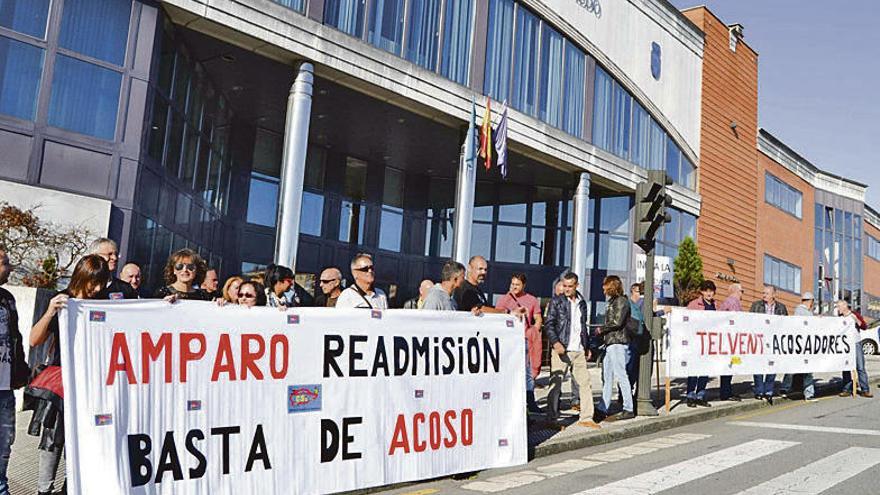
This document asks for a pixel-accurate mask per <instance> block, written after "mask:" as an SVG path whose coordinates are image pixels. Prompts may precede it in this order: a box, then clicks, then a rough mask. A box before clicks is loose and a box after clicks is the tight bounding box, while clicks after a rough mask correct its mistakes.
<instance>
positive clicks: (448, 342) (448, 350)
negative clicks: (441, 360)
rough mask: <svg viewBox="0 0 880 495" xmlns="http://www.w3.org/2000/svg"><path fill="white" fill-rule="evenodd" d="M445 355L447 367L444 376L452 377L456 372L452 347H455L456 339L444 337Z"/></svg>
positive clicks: (445, 366)
mask: <svg viewBox="0 0 880 495" xmlns="http://www.w3.org/2000/svg"><path fill="white" fill-rule="evenodd" d="M442 345H443V354H446V363H447V364H446V365H444V366H443V374H444V375H451V374H452V372H453V371H455V354H453V353H452V347H453V346H454V345H455V339H454V338H452V337H443V344H442Z"/></svg>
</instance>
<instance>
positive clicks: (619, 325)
mask: <svg viewBox="0 0 880 495" xmlns="http://www.w3.org/2000/svg"><path fill="white" fill-rule="evenodd" d="M602 292H604V293H605V297H607V298H608V304H607V305H606V307H605V324H604V325H603V326H602V331H601V335H602V339H603V342H604V344H605V359H604V360H603V361H602V404H601V406H600V411H599V418H600V420H601V419H604V418H605V417H607V416H608V415H609V406H610V405H611V397H612V396H613V395H614V382H615V381H617V385H618V387H619V388H620V394H621V395H622V397H623V412H621V413H620V414H619V415H618V416H617V419H620V420H623V419H632V418H634V417H635V413H634V408H633V396H632V385H631V384H630V383H629V377H628V376H627V374H626V362H627V359H628V356H629V342H630V335H629V330H628V322H629V320H630V318H631V315H630V309H629V299H627V297H626V295H625V294H624V292H623V284H622V283H621V281H620V277H617V276H616V275H611V276H608V277H605V280H604V281H603V282H602Z"/></svg>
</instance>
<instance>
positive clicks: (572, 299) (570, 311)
mask: <svg viewBox="0 0 880 495" xmlns="http://www.w3.org/2000/svg"><path fill="white" fill-rule="evenodd" d="M549 306H550V309H549V310H548V311H547V320H546V322H545V325H544V328H545V329H546V331H547V339H548V340H549V342H550V347H551V348H552V353H551V357H550V394H549V396H548V397H547V404H548V409H549V416H550V417H551V418H552V419H558V418H559V399H560V396H561V395H562V378H563V377H564V376H565V373H566V371H567V370H568V369H569V368H571V370H572V375H574V376H575V377H577V381H578V384H579V385H580V390H579V393H580V397H579V399H580V405H581V407H580V418H579V419H580V421H579V422H578V424H579V425H581V426H585V427H587V428H599V425H598V424H596V422H595V421H594V417H593V414H594V412H595V411H594V407H593V389H592V387H590V374H589V372H588V371H587V360H588V359H589V358H590V349H589V346H588V345H587V342H586V340H587V338H588V335H589V327H588V326H587V313H588V310H587V302H586V301H584V298H583V297H582V296H581V293H580V292H579V291H578V276H577V275H576V274H574V273H572V272H568V273H566V274H565V275H564V276H563V279H562V294H560V295H558V296H554V297H553V299H552V300H551V301H550V304H549Z"/></svg>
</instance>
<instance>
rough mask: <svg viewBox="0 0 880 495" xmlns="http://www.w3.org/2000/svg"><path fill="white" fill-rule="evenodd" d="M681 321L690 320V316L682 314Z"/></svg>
mask: <svg viewBox="0 0 880 495" xmlns="http://www.w3.org/2000/svg"><path fill="white" fill-rule="evenodd" d="M681 321H691V317H690V316H684V317H682V319H681Z"/></svg>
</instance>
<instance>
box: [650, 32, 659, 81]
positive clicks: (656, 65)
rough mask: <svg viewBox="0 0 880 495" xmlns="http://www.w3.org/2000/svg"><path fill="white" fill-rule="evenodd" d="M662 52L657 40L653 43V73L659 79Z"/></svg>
mask: <svg viewBox="0 0 880 495" xmlns="http://www.w3.org/2000/svg"><path fill="white" fill-rule="evenodd" d="M660 54H661V52H660V45H658V44H657V42H656V41H655V42H653V43H651V75H652V76H654V79H656V80H658V81H659V80H660V68H661V58H660Z"/></svg>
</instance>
